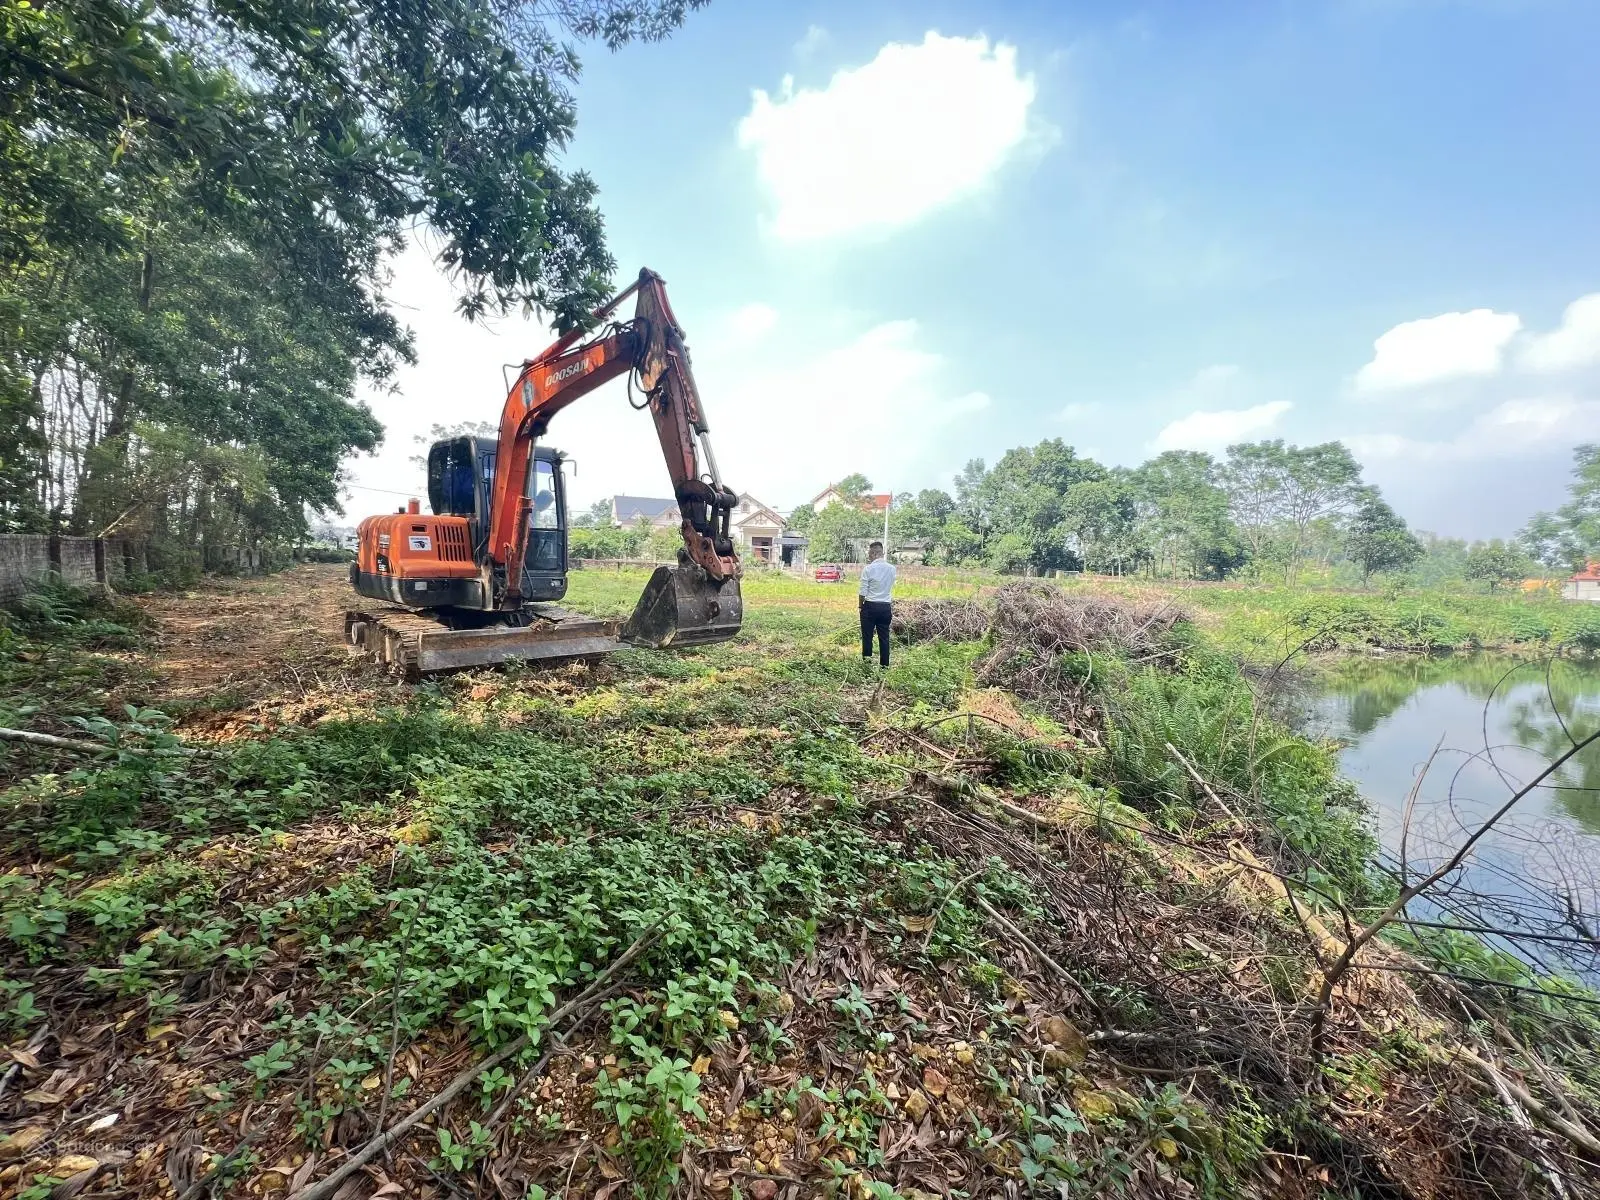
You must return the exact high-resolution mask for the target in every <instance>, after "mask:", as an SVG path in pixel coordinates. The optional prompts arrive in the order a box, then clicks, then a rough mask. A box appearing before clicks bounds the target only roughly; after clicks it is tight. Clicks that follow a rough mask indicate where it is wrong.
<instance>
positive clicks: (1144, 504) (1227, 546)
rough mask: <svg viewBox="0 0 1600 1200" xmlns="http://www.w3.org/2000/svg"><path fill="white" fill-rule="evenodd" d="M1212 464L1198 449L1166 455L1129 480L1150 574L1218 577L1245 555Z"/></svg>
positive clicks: (1137, 469) (1133, 473)
mask: <svg viewBox="0 0 1600 1200" xmlns="http://www.w3.org/2000/svg"><path fill="white" fill-rule="evenodd" d="M1216 476H1217V465H1216V462H1215V461H1214V460H1213V459H1212V457H1211V456H1210V455H1209V454H1204V453H1202V452H1200V451H1198V450H1168V451H1166V452H1165V453H1163V454H1159V455H1157V456H1156V457H1155V458H1153V459H1151V460H1150V461H1149V462H1146V463H1144V464H1142V465H1141V466H1139V467H1137V468H1135V469H1134V471H1133V472H1132V474H1131V475H1130V477H1129V483H1130V485H1131V487H1132V489H1133V493H1134V499H1135V504H1136V505H1137V508H1138V515H1139V522H1140V524H1141V526H1142V527H1143V528H1144V530H1145V537H1146V540H1147V541H1148V543H1149V545H1150V549H1151V556H1152V562H1153V564H1154V566H1155V567H1156V569H1157V570H1158V571H1159V572H1161V573H1162V574H1167V575H1188V576H1191V577H1193V578H1196V579H1202V578H1205V577H1207V576H1211V577H1215V578H1222V577H1223V576H1226V575H1227V574H1228V573H1229V572H1231V571H1234V570H1236V569H1238V567H1239V565H1240V564H1241V563H1242V561H1243V559H1244V556H1245V549H1244V544H1243V542H1241V540H1240V538H1239V532H1238V530H1237V529H1236V528H1235V526H1234V523H1233V519H1232V518H1231V517H1230V516H1229V515H1228V494H1227V493H1226V492H1224V491H1223V490H1222V488H1221V487H1219V486H1218V485H1217V482H1216Z"/></svg>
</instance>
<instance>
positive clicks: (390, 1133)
mask: <svg viewBox="0 0 1600 1200" xmlns="http://www.w3.org/2000/svg"><path fill="white" fill-rule="evenodd" d="M660 925H661V921H660V919H658V920H657V921H656V922H655V924H653V925H651V926H650V927H649V928H648V929H646V930H645V931H644V932H643V933H642V934H640V935H639V937H638V939H637V940H636V941H635V942H634V943H633V945H631V946H629V947H628V948H627V949H626V950H624V951H623V952H622V953H621V955H619V956H618V957H617V958H615V959H613V960H612V962H611V964H610V965H609V966H608V967H606V969H605V970H604V971H601V972H600V974H599V975H597V976H595V978H594V981H593V982H592V983H590V984H589V986H588V987H586V988H584V990H583V991H582V992H581V993H580V994H579V995H577V996H576V997H574V998H573V999H571V1000H569V1001H567V1003H565V1004H563V1005H562V1006H561V1007H560V1008H558V1009H556V1010H555V1012H553V1013H551V1014H550V1019H549V1020H548V1021H546V1022H545V1029H547V1030H552V1029H554V1028H555V1027H556V1026H557V1025H558V1024H560V1023H561V1022H562V1021H564V1020H566V1019H567V1017H568V1016H570V1015H571V1014H572V1013H573V1012H575V1011H576V1010H577V1009H578V1008H579V1007H581V1006H582V1005H584V1004H586V1003H587V1002H588V1001H589V999H590V998H591V997H592V996H594V995H595V994H596V993H597V992H599V991H600V990H602V989H603V988H604V987H605V985H606V982H607V981H608V980H610V979H611V977H612V976H613V975H615V974H616V973H617V972H618V971H620V970H622V968H623V967H625V966H627V965H628V964H629V963H631V962H632V961H633V960H634V959H636V958H638V957H639V955H641V954H643V953H644V952H645V951H646V950H648V949H649V948H650V947H651V946H652V945H654V944H655V942H656V939H657V938H658V937H659V933H658V930H659V928H660ZM532 1042H533V1038H532V1037H531V1036H530V1035H529V1034H526V1033H524V1034H522V1035H521V1036H520V1037H517V1038H515V1039H513V1040H512V1041H510V1042H507V1043H506V1044H505V1045H504V1046H502V1047H500V1049H498V1050H496V1051H495V1052H494V1053H493V1054H491V1055H490V1056H489V1057H488V1058H486V1059H483V1060H481V1061H479V1062H475V1063H473V1064H471V1065H470V1066H468V1067H466V1068H465V1069H464V1070H462V1071H461V1072H460V1073H459V1074H458V1075H456V1077H455V1078H454V1079H452V1080H451V1081H450V1082H449V1083H447V1084H445V1086H444V1087H443V1088H442V1089H440V1091H439V1092H438V1093H437V1094H436V1095H434V1097H433V1098H432V1099H431V1100H429V1101H427V1102H426V1103H424V1104H419V1105H418V1106H417V1107H416V1108H414V1109H412V1110H411V1111H410V1112H409V1113H407V1114H406V1115H405V1116H403V1117H401V1118H400V1119H399V1120H398V1121H396V1122H395V1123H394V1124H393V1125H391V1126H390V1127H389V1128H388V1129H380V1130H379V1131H378V1132H377V1133H376V1134H374V1135H373V1136H372V1138H371V1139H370V1140H368V1141H367V1143H366V1144H365V1145H364V1146H362V1147H361V1149H359V1150H357V1151H355V1152H354V1153H353V1154H351V1155H350V1157H348V1158H346V1159H345V1160H344V1162H343V1163H342V1164H341V1165H340V1166H339V1168H338V1170H336V1171H334V1172H332V1173H331V1174H329V1175H328V1176H327V1177H325V1178H324V1179H321V1180H319V1181H318V1182H316V1183H313V1184H311V1185H310V1186H309V1187H305V1188H302V1189H301V1190H300V1191H298V1192H296V1193H295V1194H294V1195H293V1196H292V1197H290V1198H289V1200H326V1198H327V1197H329V1196H332V1195H333V1194H334V1192H336V1191H338V1189H339V1185H340V1184H342V1183H343V1182H344V1181H345V1180H346V1179H348V1178H350V1176H351V1175H354V1174H355V1173H356V1172H357V1171H359V1170H360V1169H361V1168H362V1167H363V1166H365V1165H366V1164H367V1163H368V1162H369V1161H371V1160H372V1159H373V1158H374V1157H375V1156H376V1155H377V1154H378V1153H379V1152H380V1151H382V1150H383V1149H384V1148H385V1147H386V1146H388V1145H390V1144H391V1143H393V1142H394V1141H396V1140H397V1139H399V1138H400V1136H401V1135H402V1134H404V1133H406V1132H407V1131H408V1130H410V1129H411V1128H412V1127H413V1126H415V1125H418V1124H420V1123H421V1122H422V1121H423V1120H424V1119H425V1118H426V1117H427V1116H428V1115H429V1114H430V1113H434V1112H437V1111H438V1110H439V1109H441V1108H443V1107H444V1106H445V1105H446V1104H448V1103H450V1101H451V1100H454V1099H455V1098H456V1096H458V1095H460V1093H461V1092H463V1091H465V1090H466V1088H467V1087H468V1086H470V1085H471V1083H472V1081H473V1080H474V1079H476V1078H477V1077H478V1076H479V1075H481V1074H483V1073H484V1072H485V1071H487V1070H490V1069H491V1068H493V1067H497V1066H499V1065H500V1064H501V1063H503V1062H505V1061H506V1060H507V1059H508V1058H511V1057H513V1056H514V1055H517V1054H520V1053H521V1052H522V1051H523V1050H525V1049H527V1048H528V1046H529V1045H531V1044H532Z"/></svg>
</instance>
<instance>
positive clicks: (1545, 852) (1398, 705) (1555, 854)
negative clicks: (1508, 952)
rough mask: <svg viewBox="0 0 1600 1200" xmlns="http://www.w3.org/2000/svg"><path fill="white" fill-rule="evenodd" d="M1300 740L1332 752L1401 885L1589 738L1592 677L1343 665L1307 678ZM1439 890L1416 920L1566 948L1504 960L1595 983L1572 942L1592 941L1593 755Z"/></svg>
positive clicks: (1599, 705)
mask: <svg viewBox="0 0 1600 1200" xmlns="http://www.w3.org/2000/svg"><path fill="white" fill-rule="evenodd" d="M1304 728H1305V732H1307V733H1308V734H1310V735H1312V736H1320V737H1326V738H1333V739H1335V740H1337V741H1338V742H1340V743H1341V744H1342V745H1343V749H1342V751H1341V753H1340V756H1339V761H1340V766H1341V769H1342V770H1343V772H1344V774H1345V775H1346V777H1348V778H1349V779H1351V780H1353V781H1354V782H1355V783H1356V785H1357V786H1358V787H1359V788H1360V789H1361V791H1362V793H1363V794H1364V795H1365V796H1366V797H1367V798H1368V799H1369V800H1370V801H1371V802H1372V805H1373V808H1374V812H1375V817H1376V820H1377V825H1378V831H1379V835H1380V837H1381V839H1382V841H1383V845H1384V848H1385V850H1386V852H1387V856H1388V857H1389V858H1390V859H1391V860H1392V861H1398V859H1399V856H1400V854H1401V853H1402V850H1403V851H1404V853H1405V854H1406V856H1407V859H1408V861H1409V863H1410V865H1411V867H1412V869H1413V871H1415V870H1416V869H1417V868H1419V867H1421V868H1423V869H1426V868H1428V867H1430V866H1434V865H1437V864H1439V863H1441V862H1442V861H1443V860H1444V859H1445V857H1447V856H1448V854H1449V853H1450V852H1451V850H1452V849H1453V848H1454V847H1456V846H1459V845H1460V844H1461V842H1462V841H1463V840H1465V838H1466V837H1467V836H1468V834H1469V833H1470V832H1471V831H1472V830H1474V829H1476V828H1477V827H1478V826H1479V825H1481V824H1482V822H1483V821H1484V819H1485V818H1487V817H1489V816H1490V815H1492V814H1493V813H1494V811H1495V810H1496V809H1498V808H1499V807H1500V806H1501V805H1503V804H1504V803H1505V802H1506V800H1508V799H1509V798H1510V796H1511V795H1512V794H1513V793H1514V792H1515V791H1516V790H1518V789H1520V788H1522V787H1523V786H1525V785H1526V784H1527V783H1529V782H1530V781H1532V780H1533V779H1534V778H1535V777H1536V776H1537V775H1538V774H1539V772H1540V771H1541V770H1543V769H1544V767H1545V766H1546V765H1547V764H1548V763H1550V762H1551V761H1552V760H1553V759H1554V758H1556V757H1558V756H1559V755H1561V754H1562V753H1563V752H1564V751H1566V750H1567V749H1568V748H1569V747H1570V746H1571V744H1572V743H1571V741H1570V740H1569V737H1570V738H1577V739H1580V740H1581V739H1582V738H1583V737H1584V735H1586V734H1589V733H1592V732H1594V730H1595V729H1597V728H1600V664H1595V663H1588V662H1568V661H1561V662H1556V663H1553V664H1549V665H1547V664H1545V663H1542V662H1534V661H1528V660H1522V659H1514V658H1508V657H1505V656H1499V655H1492V654H1480V655H1451V656H1445V657H1431V658H1430V657H1418V656H1405V655H1395V656H1390V657H1385V658H1360V659H1349V660H1345V661H1342V662H1338V663H1336V664H1333V665H1331V666H1327V667H1325V668H1324V669H1323V670H1322V671H1321V672H1320V674H1319V676H1318V678H1317V680H1316V683H1315V685H1314V688H1313V691H1312V692H1311V694H1310V698H1309V700H1308V711H1307V713H1306V714H1305V722H1304ZM1430 757H1431V759H1432V761H1431V764H1430V762H1429V760H1430ZM1419 776H1421V782H1420V783H1419V782H1418V778H1419ZM1413 787H1415V788H1416V800H1415V803H1414V805H1413V811H1412V817H1411V821H1410V829H1409V833H1407V830H1406V821H1405V811H1406V802H1407V796H1408V795H1409V794H1410V793H1411V791H1412V789H1413ZM1450 883H1451V887H1450V888H1448V889H1447V890H1446V891H1445V892H1444V894H1443V895H1442V896H1441V897H1440V901H1439V903H1438V904H1435V905H1430V906H1425V907H1427V908H1431V909H1432V912H1431V913H1430V914H1428V915H1431V916H1441V915H1445V914H1449V915H1450V916H1452V917H1453V918H1454V919H1455V920H1456V921H1458V922H1467V923H1473V922H1478V921H1481V922H1482V923H1484V924H1488V925H1493V926H1495V927H1496V928H1501V927H1505V926H1506V925H1508V924H1515V925H1516V926H1517V927H1519V928H1523V929H1526V930H1528V931H1532V932H1537V933H1538V934H1539V936H1540V937H1541V938H1545V939H1561V938H1571V939H1573V940H1572V941H1571V942H1562V941H1560V940H1543V941H1534V940H1529V941H1525V942H1519V943H1518V944H1517V946H1516V947H1515V948H1516V950H1517V951H1518V953H1520V954H1521V955H1522V956H1523V957H1525V958H1527V957H1530V947H1534V948H1535V952H1542V953H1543V954H1544V955H1545V957H1546V958H1547V960H1549V961H1551V962H1552V965H1553V964H1554V961H1555V960H1558V959H1566V960H1568V964H1569V965H1568V969H1575V970H1577V972H1578V973H1579V974H1582V975H1585V976H1589V977H1591V978H1592V977H1594V975H1595V965H1596V960H1595V953H1594V950H1595V947H1594V946H1593V945H1592V944H1589V945H1585V944H1584V941H1585V937H1586V934H1585V930H1587V931H1588V933H1589V934H1593V933H1595V932H1600V930H1597V926H1600V742H1597V743H1596V744H1595V745H1593V746H1590V747H1587V748H1586V749H1584V750H1583V751H1581V752H1580V753H1579V754H1578V755H1576V756H1575V757H1574V758H1572V759H1571V760H1570V761H1569V762H1568V763H1566V764H1565V765H1564V766H1563V767H1562V768H1561V769H1560V770H1559V771H1558V772H1557V773H1556V774H1554V775H1553V776H1551V777H1550V778H1549V779H1548V780H1546V781H1545V783H1544V785H1543V786H1541V787H1539V788H1538V790H1536V791H1534V792H1532V793H1531V794H1529V795H1528V796H1527V797H1526V798H1524V799H1523V800H1521V801H1520V802H1519V803H1518V804H1517V806H1516V807H1515V808H1514V809H1513V810H1512V811H1511V812H1510V814H1508V816H1507V817H1505V818H1504V819H1503V820H1502V822H1501V823H1500V824H1499V825H1498V826H1497V827H1496V830H1495V831H1494V832H1492V833H1491V834H1489V835H1488V836H1486V837H1485V838H1484V839H1483V841H1481V842H1480V843H1479V844H1478V846H1477V847H1475V848H1474V851H1473V854H1472V857H1471V859H1470V861H1469V863H1468V864H1467V866H1466V867H1465V869H1464V870H1463V871H1462V872H1460V874H1459V875H1458V877H1456V878H1455V879H1454V880H1452V881H1450ZM1413 915H1414V916H1415V915H1418V914H1417V913H1416V912H1415V911H1413Z"/></svg>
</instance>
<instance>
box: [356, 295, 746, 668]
mask: <svg viewBox="0 0 1600 1200" xmlns="http://www.w3.org/2000/svg"><path fill="white" fill-rule="evenodd" d="M630 296H631V297H635V302H634V312H633V316H632V318H631V319H628V320H620V321H619V320H615V319H613V314H614V313H615V312H616V310H617V308H618V307H619V306H620V305H621V304H622V303H623V302H624V301H625V300H627V299H628V298H629V297H630ZM594 315H595V318H596V321H597V323H598V324H597V329H598V330H599V332H598V333H596V334H593V335H591V336H587V337H586V335H584V334H583V333H581V332H575V333H569V334H567V335H565V336H564V337H562V338H560V339H559V340H557V341H556V342H555V343H554V344H552V345H551V346H550V347H549V348H548V349H546V350H545V351H544V352H543V353H541V354H540V355H539V356H538V357H537V358H532V359H529V360H528V361H526V362H524V363H523V364H522V369H521V371H520V372H519V374H518V375H517V378H516V382H515V383H514V384H513V385H512V386H511V389H510V392H509V393H508V394H507V396H506V401H505V407H504V409H503V410H502V412H501V414H500V431H499V436H498V437H497V438H486V437H484V438H478V437H457V438H448V439H445V440H443V441H439V442H435V443H434V444H433V446H432V447H431V448H430V450H429V452H428V500H429V506H430V507H431V509H432V510H433V511H432V512H431V513H426V514H425V513H423V512H422V511H421V508H420V505H419V504H418V502H417V501H416V500H412V501H411V502H410V503H409V504H408V505H407V506H406V507H405V508H403V509H401V510H399V511H398V512H395V513H389V514H386V515H384V516H375V517H368V518H367V519H366V520H364V521H362V522H361V525H360V527H359V529H358V531H357V542H358V548H357V556H356V561H355V562H354V563H353V564H351V567H350V582H351V583H352V584H353V585H354V587H355V590H356V591H357V592H359V593H360V594H361V595H362V596H364V597H368V598H370V599H372V600H378V601H387V602H388V603H387V604H384V605H368V606H361V607H352V608H351V609H350V610H349V611H347V612H346V614H345V634H346V637H347V639H348V640H349V641H350V643H351V644H352V645H354V646H358V647H361V648H363V649H364V650H366V651H367V652H368V653H369V654H370V655H371V656H372V657H374V658H375V659H377V660H379V661H381V662H384V663H388V664H390V665H392V666H394V667H395V668H397V669H399V670H400V671H402V672H403V673H405V674H409V675H425V674H428V673H430V672H433V671H441V670H451V669H458V668H462V667H474V666H485V665H489V664H492V663H500V662H510V661H517V660H539V659H572V658H592V657H594V656H596V655H601V654H605V653H607V652H608V651H610V650H614V649H616V648H617V647H618V646H620V645H623V644H632V645H642V646H650V647H655V648H661V647H667V646H691V645H701V644H704V643H708V642H719V641H723V640H725V639H727V638H731V637H733V636H734V635H735V634H736V633H738V632H739V627H740V624H741V622H742V621H743V616H744V605H743V600H742V598H741V595H740V591H739V580H740V576H741V567H740V563H739V555H738V553H737V552H736V550H735V549H734V545H733V540H732V538H731V536H730V534H729V530H728V521H729V516H730V514H731V513H732V511H733V506H734V505H735V504H736V503H738V497H737V495H736V494H735V493H734V492H732V491H730V490H729V489H728V488H727V487H726V486H725V485H724V484H723V482H722V478H721V476H720V474H719V473H718V471H717V460H716V458H715V457H714V456H713V455H712V452H711V441H710V438H709V435H708V430H707V428H706V420H705V412H704V409H703V408H702V406H701V403H700V396H699V393H698V392H697V391H696V389H695V384H694V375H693V374H692V372H691V371H690V368H689V352H688V348H687V346H686V345H685V343H684V339H683V332H682V330H681V329H680V328H679V327H678V323H677V320H676V319H675V318H674V317H673V314H672V307H671V305H670V304H668V302H667V293H666V289H665V287H664V285H663V281H662V279H661V277H660V276H659V275H657V274H655V273H654V272H652V271H648V270H645V271H640V272H639V278H638V280H637V281H636V282H634V283H633V284H632V286H630V287H628V288H627V289H626V290H625V291H623V292H621V293H619V294H618V295H616V296H614V297H612V298H611V299H610V300H609V301H607V302H606V303H605V304H603V305H602V306H601V307H600V308H598V309H596V310H595V313H594ZM621 376H628V377H629V398H630V403H632V393H633V388H634V384H635V383H636V384H637V386H638V390H639V392H640V393H641V394H642V396H643V400H642V402H640V403H637V404H634V405H633V406H634V407H635V408H648V409H649V410H650V415H651V417H652V418H653V419H654V420H655V425H656V435H657V437H658V438H659V439H660V442H661V452H662V454H663V455H664V456H665V457H666V461H667V473H668V475H670V476H671V479H672V493H673V497H674V499H675V501H676V503H677V507H678V512H679V514H680V515H681V517H682V527H681V529H682V534H683V545H682V547H681V548H680V549H679V550H678V562H677V565H675V566H662V567H658V568H657V569H656V571H655V573H654V574H653V575H652V576H651V577H650V581H649V583H648V584H647V585H646V586H645V589H644V592H643V594H642V595H641V596H640V597H639V602H638V604H637V605H636V606H635V608H634V611H633V615H632V616H631V617H629V618H628V620H627V621H626V622H617V621H606V620H599V619H595V618H591V617H584V616H580V615H579V614H576V613H573V612H571V611H569V610H567V609H564V608H562V607H560V606H559V605H558V604H556V603H555V602H556V601H558V600H560V599H561V598H562V597H563V596H565V594H566V590H567V566H568V562H567V504H566V482H565V479H564V478H563V474H562V466H563V464H564V462H565V456H564V455H563V454H562V453H561V452H560V451H557V450H554V449H552V448H550V447H548V446H544V445H539V444H538V441H539V439H541V438H543V437H544V435H545V433H546V431H547V430H548V428H549V426H550V419H551V418H552V417H554V416H555V415H556V414H557V413H558V412H560V411H561V410H562V409H563V408H565V407H567V405H569V404H571V403H572V402H573V401H575V400H577V399H578V398H579V397H581V396H586V395H588V394H589V393H590V392H592V391H594V390H595V389H596V388H597V387H599V386H600V385H601V384H603V383H606V382H608V381H609V380H612V379H616V378H618V377H621Z"/></svg>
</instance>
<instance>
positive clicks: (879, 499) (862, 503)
mask: <svg viewBox="0 0 1600 1200" xmlns="http://www.w3.org/2000/svg"><path fill="white" fill-rule="evenodd" d="M893 500H894V496H893V495H892V494H891V493H889V492H867V493H864V494H862V495H860V496H858V497H856V499H855V501H854V503H855V504H856V505H858V506H859V507H861V508H863V509H865V510H866V511H867V512H869V513H883V512H887V511H888V508H889V505H890V503H891V502H892V501H893ZM833 503H839V504H849V503H852V501H850V500H849V499H847V498H846V497H845V496H844V495H843V494H841V493H840V491H839V489H838V488H837V487H835V486H834V485H833V484H831V483H830V484H829V485H828V486H827V487H825V488H823V489H822V491H820V492H818V493H817V495H816V496H815V497H813V498H812V501H811V507H812V508H814V509H816V511H817V512H821V511H822V510H823V509H825V508H827V507H828V505H830V504H833Z"/></svg>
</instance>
